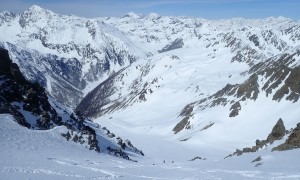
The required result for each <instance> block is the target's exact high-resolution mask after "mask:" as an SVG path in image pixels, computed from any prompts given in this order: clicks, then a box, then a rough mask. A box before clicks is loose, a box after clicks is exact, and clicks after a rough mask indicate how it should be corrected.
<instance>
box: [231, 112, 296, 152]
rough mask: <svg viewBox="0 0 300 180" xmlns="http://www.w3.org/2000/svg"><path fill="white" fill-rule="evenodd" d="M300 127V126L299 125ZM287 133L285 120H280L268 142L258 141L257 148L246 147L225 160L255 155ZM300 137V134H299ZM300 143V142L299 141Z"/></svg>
mask: <svg viewBox="0 0 300 180" xmlns="http://www.w3.org/2000/svg"><path fill="white" fill-rule="evenodd" d="M299 127H300V124H299ZM286 133H287V131H286V129H285V126H284V123H283V120H282V119H281V118H279V120H278V121H277V123H276V124H275V126H274V127H273V129H272V131H271V133H270V134H269V135H268V137H267V139H266V140H258V139H257V140H256V141H255V146H252V147H245V148H243V149H242V150H239V149H237V150H236V151H235V152H234V153H233V154H230V155H228V156H226V157H225V158H228V157H232V156H235V155H236V156H240V155H242V154H244V153H253V152H256V151H257V150H259V149H261V148H263V147H264V146H267V145H269V144H272V143H273V142H274V141H277V140H280V139H282V138H283V137H284V136H285V135H286ZM299 137H300V134H299ZM299 140H300V139H299ZM299 142H300V141H299Z"/></svg>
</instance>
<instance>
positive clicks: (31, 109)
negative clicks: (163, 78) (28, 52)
mask: <svg viewBox="0 0 300 180" xmlns="http://www.w3.org/2000/svg"><path fill="white" fill-rule="evenodd" d="M63 108H64V107H61V106H59V105H58V104H56V103H53V102H52V105H51V104H50V102H49V100H48V96H47V94H46V93H45V89H44V88H43V87H42V86H41V85H39V84H38V83H32V82H29V81H27V80H26V79H25V78H24V76H23V75H22V73H21V72H20V70H19V67H18V65H17V64H15V63H13V62H12V60H11V59H10V58H9V55H8V51H7V50H5V49H0V113H9V114H12V115H13V116H14V119H15V120H16V121H17V122H18V123H19V124H20V125H22V126H25V127H27V128H30V129H40V130H47V129H51V128H53V127H55V126H60V125H63V126H66V127H67V130H66V132H65V133H62V136H63V137H65V138H66V140H68V141H73V142H75V143H80V144H82V145H84V146H85V147H86V148H88V149H89V150H94V151H97V152H100V147H101V146H102V148H104V149H102V150H103V151H108V153H110V154H112V155H115V156H118V157H122V158H125V159H129V160H132V159H131V158H129V155H128V154H127V152H132V153H135V154H139V155H144V154H143V152H142V151H141V150H139V149H137V148H136V147H134V146H133V145H132V144H131V142H130V141H129V140H125V141H123V140H122V139H121V138H120V137H115V135H114V134H113V133H111V132H110V131H109V130H107V129H106V128H105V129H101V128H100V127H99V125H96V124H93V123H92V122H90V121H88V119H86V118H85V117H84V116H83V115H82V114H80V112H73V113H72V112H67V111H66V110H65V109H63ZM105 131H106V136H107V137H106V138H107V139H109V138H111V139H112V140H111V145H110V146H107V147H105V145H101V142H99V140H100V141H101V137H100V135H99V134H104V133H105ZM103 132H104V133H103ZM114 142H115V143H114ZM102 150H101V151H102Z"/></svg>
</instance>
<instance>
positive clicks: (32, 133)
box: [0, 6, 300, 180]
mask: <svg viewBox="0 0 300 180" xmlns="http://www.w3.org/2000/svg"><path fill="white" fill-rule="evenodd" d="M0 48H5V49H7V50H8V52H9V55H10V58H11V59H12V61H13V62H15V63H16V64H18V66H19V67H20V70H21V72H22V73H23V74H24V76H25V77H26V78H27V79H28V80H31V81H34V82H38V83H39V84H40V85H41V86H43V87H44V88H45V90H46V91H47V93H48V94H47V95H48V97H49V98H48V100H49V101H50V104H51V105H52V106H53V107H54V108H55V111H57V113H58V114H59V115H60V116H61V117H62V118H63V119H70V115H71V114H73V113H74V112H76V113H79V114H80V116H81V115H82V116H86V117H88V118H89V119H91V120H92V121H93V122H91V121H84V123H85V125H88V126H89V127H91V128H92V129H94V130H95V131H97V133H96V134H97V136H96V138H97V141H99V148H100V153H97V152H95V151H90V150H88V148H86V147H85V146H86V144H83V145H82V144H79V143H77V144H76V143H75V142H73V141H67V140H66V138H65V137H63V136H62V135H61V133H66V132H67V131H68V132H69V130H67V129H66V127H64V126H58V127H54V126H53V127H54V128H53V129H50V130H44V131H42V130H32V129H31V130H29V129H26V128H24V127H21V126H20V125H18V124H17V123H16V122H15V121H14V119H13V117H12V116H11V115H9V114H0V139H1V140H0V179H5V180H7V179H38V180H39V179H51V180H52V179H63V180H65V179H128V180H132V179H170V180H174V179H178V180H181V179H200V180H202V179H203V180H206V179H210V180H219V179H225V180H233V179H237V180H240V179H274V180H276V179H300V166H299V161H300V156H299V153H300V148H299V147H300V144H298V146H297V147H298V149H293V150H288V151H272V148H274V147H277V146H278V145H280V144H282V143H284V142H285V141H286V140H287V139H288V136H289V135H290V134H289V133H291V132H292V131H291V129H292V128H295V127H297V124H298V123H300V119H299V114H300V108H299V107H300V93H299V92H300V84H299V82H300V73H299V72H300V22H299V21H298V22H297V21H293V20H291V19H287V18H284V17H278V18H274V17H271V18H266V19H240V18H234V19H228V20H206V19H202V18H189V17H172V16H160V15H158V14H153V13H152V14H150V15H148V16H144V15H137V14H134V13H129V14H126V15H125V16H123V17H120V18H117V17H101V18H96V19H86V18H81V17H76V16H72V15H59V14H55V13H53V12H51V11H49V10H45V9H43V8H41V7H38V6H32V7H31V8H29V9H28V10H26V11H25V12H23V13H21V14H14V13H9V12H2V13H0ZM8 69H9V68H8ZM8 71H11V70H8ZM10 73H11V72H10ZM1 77H2V76H0V78H1ZM3 77H4V76H3ZM3 77H2V78H3ZM3 82H4V81H3ZM3 82H1V80H0V84H1V83H3ZM12 84H14V83H12ZM4 89H5V88H4ZM15 89H19V88H15ZM0 90H2V89H0ZM10 90H11V89H10ZM37 94H38V93H37ZM5 95H6V97H10V96H7V94H4V95H3V96H5ZM45 96H46V95H45ZM0 98H2V96H0ZM45 99H46V98H45ZM0 100H1V99H0ZM3 102H4V101H3ZM9 102H10V101H9ZM11 103H12V104H11V105H12V106H14V107H15V108H16V109H17V110H16V111H18V112H20V113H22V114H23V115H24V118H26V121H28V122H30V124H33V125H35V124H36V121H37V119H39V118H40V117H39V116H38V115H37V116H36V117H34V116H30V114H28V113H27V111H24V108H22V107H23V105H24V104H22V103H19V104H18V102H11ZM235 105H236V106H235ZM67 106H68V107H67ZM17 107H19V108H17ZM69 107H71V108H69ZM73 108H74V109H75V110H76V111H73ZM0 110H1V107H0ZM5 112H6V111H5ZM26 113H27V114H26ZM280 118H282V120H283V122H284V126H285V130H286V131H284V132H283V134H285V135H283V136H284V137H283V139H281V140H277V141H275V142H273V144H269V143H268V144H267V145H266V146H265V145H264V146H262V148H260V149H259V148H257V149H258V150H257V151H256V150H253V151H256V152H251V153H244V154H242V155H241V156H232V157H228V158H225V157H227V156H228V155H230V154H232V153H234V152H235V151H236V149H243V148H245V147H253V146H254V145H255V144H256V140H257V139H259V140H264V139H266V138H267V137H268V135H269V134H270V133H271V131H272V128H273V127H274V125H275V124H276V122H277V121H278V120H279V119H280ZM81 122H83V121H81ZM176 127H179V128H178V129H179V130H176V129H177V128H176ZM106 128H107V129H106ZM299 128H300V124H299ZM48 129H49V128H48ZM78 129H79V127H78ZM110 131H111V132H110ZM112 132H113V133H116V134H117V135H120V137H122V139H124V140H125V139H128V140H130V142H132V144H133V145H134V146H136V148H138V149H139V150H142V151H141V152H143V153H144V154H145V156H142V155H141V156H140V155H138V153H137V152H135V151H134V150H135V149H132V148H131V149H130V148H129V147H127V149H125V148H124V149H125V150H124V151H126V153H128V154H129V155H130V159H132V160H133V161H129V160H125V159H122V158H118V157H115V156H112V155H109V149H107V147H111V146H112V147H113V148H116V149H115V150H116V151H118V150H119V149H118V148H120V147H121V146H122V145H123V144H122V142H121V145H120V144H118V143H119V141H118V138H119V137H117V136H115V134H113V133H112ZM299 132H300V131H299ZM72 136H73V133H72ZM112 136H113V137H112ZM280 138H281V137H280ZM298 138H299V139H300V135H299V137H298ZM299 139H297V140H299ZM85 142H86V141H85ZM127 142H129V141H127ZM296 143H300V140H299V141H296ZM127 145H128V144H127ZM293 145H294V144H293ZM256 146H257V147H258V145H256ZM295 147H296V145H295ZM255 148H256V147H255ZM127 150H128V151H127ZM251 151H252V150H251ZM143 153H140V154H143ZM135 161H137V162H135Z"/></svg>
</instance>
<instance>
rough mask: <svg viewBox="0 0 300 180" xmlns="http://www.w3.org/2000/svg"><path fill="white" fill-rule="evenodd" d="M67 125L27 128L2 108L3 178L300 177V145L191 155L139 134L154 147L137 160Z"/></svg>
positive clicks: (0, 146) (0, 164)
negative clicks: (68, 135) (80, 136)
mask: <svg viewBox="0 0 300 180" xmlns="http://www.w3.org/2000/svg"><path fill="white" fill-rule="evenodd" d="M63 130H64V128H63V127H56V128H54V129H52V130H48V131H37V130H36V131H34V130H29V129H26V128H24V127H21V126H19V125H18V124H17V123H15V122H14V121H13V118H12V117H11V116H10V115H5V114H1V115H0V132H1V133H0V138H1V141H0V159H1V161H0V177H1V178H0V179H51V180H52V179H300V167H299V166H298V165H297V164H298V162H299V152H300V151H299V150H293V151H286V152H273V153H270V150H269V148H268V149H266V150H261V151H259V152H257V153H253V154H249V155H244V156H242V157H234V158H230V159H226V160H223V159H207V160H196V161H188V160H189V159H185V160H184V159H180V158H182V157H188V154H185V152H188V151H193V152H197V150H196V149H194V148H193V147H190V148H187V149H182V148H179V147H178V148H176V144H174V143H166V140H164V139H163V138H159V137H147V136H141V137H143V139H144V140H145V141H148V143H147V144H152V149H150V150H147V151H152V150H155V151H154V152H153V153H152V154H150V155H147V154H146V156H145V157H143V158H137V157H136V158H135V157H133V158H135V159H136V160H138V161H139V162H137V163H136V162H131V161H127V160H123V159H120V158H116V157H112V156H109V155H106V154H98V153H96V152H94V151H88V150H86V149H85V148H83V147H82V146H80V145H77V144H75V143H73V142H68V141H66V140H65V139H64V138H63V137H62V136H60V132H61V131H63ZM137 136H138V134H137ZM154 142H155V143H154ZM148 148H149V147H148ZM145 150H146V149H145ZM165 154H168V156H167V158H168V159H164V158H163V156H164V155H165ZM179 155H180V158H179ZM181 155H183V156H181ZM258 156H261V157H262V161H261V163H262V165H261V166H259V167H255V163H251V161H252V160H254V159H255V158H256V157H258ZM191 158H192V157H191ZM164 160H165V163H164V162H163V161H164ZM172 161H174V162H173V163H172Z"/></svg>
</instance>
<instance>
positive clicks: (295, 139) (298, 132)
mask: <svg viewBox="0 0 300 180" xmlns="http://www.w3.org/2000/svg"><path fill="white" fill-rule="evenodd" d="M296 148H300V123H298V124H297V127H296V128H294V129H293V131H292V133H291V134H290V135H289V137H288V139H287V140H286V141H285V142H284V143H283V144H281V145H279V146H277V147H275V148H273V149H272V150H273V151H285V150H291V149H296Z"/></svg>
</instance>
